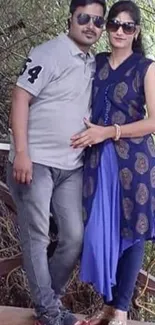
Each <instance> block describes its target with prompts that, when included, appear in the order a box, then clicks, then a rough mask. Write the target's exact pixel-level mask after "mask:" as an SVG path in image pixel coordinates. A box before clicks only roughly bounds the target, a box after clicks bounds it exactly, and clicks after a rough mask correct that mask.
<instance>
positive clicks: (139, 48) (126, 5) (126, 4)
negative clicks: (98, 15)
mask: <svg viewBox="0 0 155 325" xmlns="http://www.w3.org/2000/svg"><path fill="white" fill-rule="evenodd" d="M123 11H124V12H128V13H129V15H130V16H131V18H132V19H133V21H134V22H135V24H136V25H139V26H140V23H141V13H140V9H139V7H138V6H137V5H136V4H135V3H134V2H133V1H131V0H121V1H118V2H116V3H115V4H114V5H113V6H112V7H111V8H110V11H109V14H108V18H107V21H110V20H112V19H114V18H116V17H117V16H118V15H119V14H120V13H121V12H123ZM132 50H133V52H137V53H141V54H143V55H145V51H144V47H143V43H142V34H141V31H140V33H139V35H138V37H137V39H134V40H133V44H132Z"/></svg>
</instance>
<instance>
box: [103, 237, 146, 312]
mask: <svg viewBox="0 0 155 325" xmlns="http://www.w3.org/2000/svg"><path fill="white" fill-rule="evenodd" d="M144 246H145V241H144V239H142V240H140V241H138V242H137V243H135V244H134V245H133V246H131V247H129V248H128V249H126V250H125V251H124V253H123V255H122V257H121V258H120V260H119V262H118V267H117V276H116V281H117V284H116V286H114V287H113V300H112V301H111V302H106V299H104V301H105V303H106V304H107V305H112V306H114V307H115V308H116V309H119V310H122V311H128V309H129V305H130V302H131V298H132V295H133V291H134V287H135V283H136V280H137V276H138V273H139V271H140V268H141V266H142V262H143V256H144Z"/></svg>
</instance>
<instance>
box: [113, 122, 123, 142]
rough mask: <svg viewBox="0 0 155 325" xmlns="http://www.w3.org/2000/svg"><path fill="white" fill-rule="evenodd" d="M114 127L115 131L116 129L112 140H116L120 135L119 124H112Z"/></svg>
mask: <svg viewBox="0 0 155 325" xmlns="http://www.w3.org/2000/svg"><path fill="white" fill-rule="evenodd" d="M114 127H115V131H116V135H115V138H114V141H118V140H119V139H120V137H121V133H122V132H121V127H120V125H118V124H114Z"/></svg>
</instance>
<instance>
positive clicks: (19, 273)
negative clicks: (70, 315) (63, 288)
mask: <svg viewBox="0 0 155 325" xmlns="http://www.w3.org/2000/svg"><path fill="white" fill-rule="evenodd" d="M113 2H115V1H114V0H107V6H108V7H109V6H111V4H112V3H113ZM136 3H137V4H138V5H139V6H140V8H141V13H142V32H143V41H144V46H145V50H146V54H147V56H149V57H151V58H155V0H137V1H136ZM68 5H69V0H0V17H1V19H0V56H1V57H0V140H1V141H7V140H8V116H9V110H10V102H11V92H12V88H13V86H14V84H15V81H16V78H17V76H18V73H19V71H20V68H21V66H22V64H23V61H24V59H25V58H26V57H27V54H28V52H29V51H30V49H31V48H32V47H34V46H36V45H37V44H39V43H42V42H43V41H46V40H48V39H50V38H53V37H55V36H56V35H58V34H59V33H60V32H62V31H64V32H66V31H67V18H68V17H69V7H68ZM106 49H108V42H107V38H106V33H105V32H104V33H103V36H102V38H101V39H100V41H99V42H98V44H96V45H95V47H94V50H95V52H100V51H105V50H106ZM5 163H6V157H5V156H2V157H0V180H3V181H5ZM11 213H12V212H10V211H9V210H8V209H7V207H6V206H5V205H4V203H3V202H2V201H0V234H1V236H0V258H2V257H4V256H11V255H14V254H16V253H18V252H19V251H20V247H19V241H18V237H17V228H16V226H14V224H13V223H12V222H11V221H10V214H11ZM154 260H155V250H154V247H153V245H152V243H148V244H147V245H146V252H145V258H144V265H143V268H144V269H145V270H147V269H148V268H149V265H150V262H152V261H154ZM151 274H152V275H154V276H155V267H154V268H152V270H151ZM136 295H137V288H135V295H134V297H135V296H136ZM64 302H65V304H66V305H67V306H68V307H69V308H71V309H72V310H73V311H74V312H80V313H85V314H91V313H93V312H95V311H96V310H97V309H98V308H100V309H101V308H102V306H103V302H102V299H101V297H99V296H98V295H97V294H96V293H95V292H94V290H93V288H92V287H90V286H86V285H83V284H81V283H80V282H79V280H78V266H77V268H76V270H75V271H74V273H73V276H72V277H71V280H70V282H69V284H68V288H67V293H66V295H65V298H64ZM144 302H147V303H148V302H149V303H151V304H152V305H151V307H150V309H151V310H152V312H153V313H150V312H148V311H146V310H144V309H139V308H138V307H137V306H136V305H135V303H134V301H133V304H132V306H131V309H130V313H129V315H130V317H131V318H135V319H144V320H152V321H155V298H154V297H152V296H150V295H149V294H145V295H144V297H143V299H142V303H143V304H144ZM0 304H1V305H2V304H5V305H15V306H24V307H27V306H32V302H31V299H30V295H29V288H28V285H27V280H26V277H25V273H24V271H23V270H22V269H20V270H19V269H18V270H14V272H13V273H11V274H9V276H8V277H7V278H6V277H4V278H1V279H0Z"/></svg>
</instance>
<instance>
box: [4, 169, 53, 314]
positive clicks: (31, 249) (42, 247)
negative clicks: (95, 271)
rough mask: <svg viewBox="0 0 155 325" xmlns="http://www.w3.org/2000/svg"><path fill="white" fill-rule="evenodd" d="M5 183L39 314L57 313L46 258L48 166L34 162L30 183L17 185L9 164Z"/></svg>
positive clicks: (47, 239)
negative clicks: (14, 209)
mask: <svg viewBox="0 0 155 325" xmlns="http://www.w3.org/2000/svg"><path fill="white" fill-rule="evenodd" d="M7 178H8V185H9V188H10V192H11V194H12V197H13V199H14V201H15V203H16V206H17V212H18V222H19V226H20V236H21V246H22V251H23V259H24V267H25V270H26V274H27V277H28V281H29V285H30V290H31V294H32V298H33V300H34V303H35V307H36V312H37V314H38V316H40V315H41V314H44V313H45V314H49V315H50V316H52V317H55V316H56V315H57V314H58V313H59V307H58V301H57V300H56V299H55V296H54V291H53V289H51V288H52V285H51V277H50V273H49V267H48V260H47V247H48V245H49V236H48V234H49V209H50V208H49V207H50V200H51V196H52V191H53V180H52V177H51V172H50V169H49V168H48V167H46V166H42V165H39V164H33V180H32V183H31V184H30V185H26V184H17V183H16V182H15V181H14V179H13V176H12V165H11V164H9V165H8V177H7Z"/></svg>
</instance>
